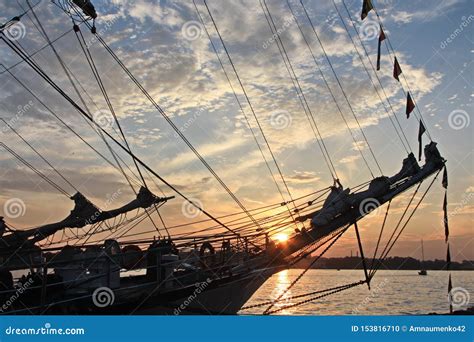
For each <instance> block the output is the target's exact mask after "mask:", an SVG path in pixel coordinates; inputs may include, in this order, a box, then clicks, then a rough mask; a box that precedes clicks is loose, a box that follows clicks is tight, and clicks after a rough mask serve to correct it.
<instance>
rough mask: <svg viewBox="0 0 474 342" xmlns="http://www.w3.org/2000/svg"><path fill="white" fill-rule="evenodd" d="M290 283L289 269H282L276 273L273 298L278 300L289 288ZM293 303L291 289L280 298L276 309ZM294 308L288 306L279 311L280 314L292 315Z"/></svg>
mask: <svg viewBox="0 0 474 342" xmlns="http://www.w3.org/2000/svg"><path fill="white" fill-rule="evenodd" d="M288 285H290V279H289V277H288V270H283V271H280V272H279V273H278V274H276V282H275V287H274V289H273V291H272V293H271V298H272V300H277V299H278V298H279V297H280V296H281V295H282V293H284V292H285V290H286V289H287V287H288ZM290 304H292V301H291V290H289V291H287V292H286V293H285V294H284V295H283V297H281V298H280V300H279V301H278V302H277V303H275V306H274V308H275V309H280V308H283V307H286V306H287V305H290ZM293 312H294V310H293V308H287V309H283V310H282V311H280V312H278V314H280V315H291V314H293Z"/></svg>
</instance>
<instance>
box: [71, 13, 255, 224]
mask: <svg viewBox="0 0 474 342" xmlns="http://www.w3.org/2000/svg"><path fill="white" fill-rule="evenodd" d="M75 11H77V9H75ZM77 14H78V15H79V16H80V17H81V18H83V16H82V14H81V13H79V12H78V11H77ZM85 24H86V25H87V26H88V27H89V28H92V27H91V25H90V24H89V23H88V22H85ZM95 37H96V38H97V40H98V41H99V42H100V43H101V44H102V46H103V47H104V48H105V49H106V51H107V52H108V53H109V54H110V55H111V56H112V58H113V59H114V60H115V61H116V62H117V64H118V65H119V66H120V67H121V68H122V69H123V70H124V72H125V73H126V74H127V75H128V76H129V78H130V79H131V80H132V82H133V83H134V84H135V85H136V86H137V87H138V88H139V89H140V91H141V92H142V93H143V94H144V95H145V97H146V98H147V99H148V101H149V102H150V103H151V104H152V105H153V106H154V107H155V108H156V109H157V110H158V112H159V113H160V114H161V116H163V118H164V119H165V120H166V122H168V124H169V125H170V126H171V127H172V128H173V130H174V131H175V132H176V134H178V136H179V137H180V138H181V139H182V140H183V141H184V142H185V144H186V145H187V146H188V147H189V148H190V149H191V151H192V152H193V153H194V154H195V155H196V157H197V158H198V159H199V160H200V161H201V163H202V164H203V165H204V166H205V167H206V169H208V171H209V172H210V173H211V174H212V175H213V176H214V178H215V179H216V180H217V181H218V182H219V184H220V185H221V186H222V187H223V188H224V189H225V190H226V192H227V193H228V194H229V195H230V196H231V198H232V199H233V200H234V201H235V202H236V203H237V205H238V206H239V207H240V208H241V209H242V211H243V212H245V213H246V215H248V216H249V218H250V219H253V218H252V216H251V215H250V214H249V212H248V210H247V209H246V208H245V207H244V205H243V204H242V203H241V202H240V200H239V199H238V198H237V197H236V196H235V194H234V193H233V192H232V191H231V190H230V189H229V187H228V186H227V185H226V184H225V183H224V181H223V180H222V179H221V178H220V177H219V175H218V174H217V173H216V172H215V171H214V169H213V168H212V167H211V166H210V165H209V164H208V163H207V161H206V160H205V159H204V158H203V157H202V155H201V154H200V153H199V152H198V151H197V150H196V148H195V147H194V146H193V145H192V144H191V142H190V141H189V140H188V139H187V138H186V137H185V136H184V134H183V133H182V132H181V130H180V129H179V128H178V127H177V126H176V125H175V123H174V122H173V121H172V120H171V119H170V117H169V116H168V115H167V114H166V113H165V111H164V110H163V109H162V108H161V107H160V106H159V105H158V103H157V102H156V101H155V100H154V99H153V97H152V96H151V95H150V94H149V93H148V91H147V90H146V89H145V88H144V87H143V85H142V84H141V83H140V82H139V81H138V80H137V79H136V77H135V76H134V75H133V74H132V72H131V71H130V70H129V69H128V68H127V67H126V66H125V64H124V63H123V62H122V61H121V60H120V58H118V56H117V55H116V54H115V52H114V51H113V50H112V49H111V48H110V47H109V45H107V43H106V42H105V41H104V40H103V39H102V37H101V36H100V35H99V34H98V33H95ZM190 203H191V202H190ZM191 204H192V205H193V206H196V205H195V203H191Z"/></svg>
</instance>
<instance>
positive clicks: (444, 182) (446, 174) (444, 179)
mask: <svg viewBox="0 0 474 342" xmlns="http://www.w3.org/2000/svg"><path fill="white" fill-rule="evenodd" d="M442 184H443V188H445V189H447V188H448V170H446V165H445V166H444V171H443V183H442Z"/></svg>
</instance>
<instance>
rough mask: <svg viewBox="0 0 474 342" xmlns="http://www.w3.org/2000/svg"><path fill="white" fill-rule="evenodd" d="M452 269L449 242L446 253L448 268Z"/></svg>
mask: <svg viewBox="0 0 474 342" xmlns="http://www.w3.org/2000/svg"><path fill="white" fill-rule="evenodd" d="M450 269H451V253H450V252H449V243H448V252H447V253H446V270H448V271H449V270H450Z"/></svg>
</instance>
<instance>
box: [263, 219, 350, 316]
mask: <svg viewBox="0 0 474 342" xmlns="http://www.w3.org/2000/svg"><path fill="white" fill-rule="evenodd" d="M348 228H349V226H347V227H346V228H345V229H343V230H342V231H341V232H340V233H338V234H337V235H336V236H335V237H333V238H332V241H331V243H330V244H329V245H328V246H327V247H326V248H325V249H324V250H323V251H322V252H321V253H320V254H319V255H317V256H316V257H315V258H314V259H313V261H311V263H309V265H308V266H306V268H305V269H304V270H303V272H301V273H300V274H299V275H298V276H297V277H296V279H295V280H293V281H292V282H291V283H290V285H288V287H287V288H286V289H285V290H284V291H282V293H280V295H279V296H278V297H277V299H276V300H277V301H278V300H280V299H281V298H283V296H284V295H285V294H286V293H287V292H288V291H289V290H290V289H291V288H292V287H293V286H294V285H295V284H296V283H297V282H298V281H299V280H300V279H301V278H302V277H303V276H304V275H305V274H306V272H308V270H309V269H310V268H311V266H313V265H314V264H315V263H316V261H318V260H319V259H320V258H321V257H322V256H323V255H324V254H325V253H326V252H327V251H328V250H329V249H330V248H331V247H332V246H333V245H334V244H335V243H336V241H337V240H339V238H340V237H341V236H342V235H343V234H344V233H345V231H346V230H347V229H348ZM329 241H330V240H328V241H326V243H327V242H329ZM273 305H274V304H273V303H272V304H270V305H269V306H268V308H266V309H265V311H264V312H263V314H264V315H268V314H270V310H271V309H272V308H273Z"/></svg>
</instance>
